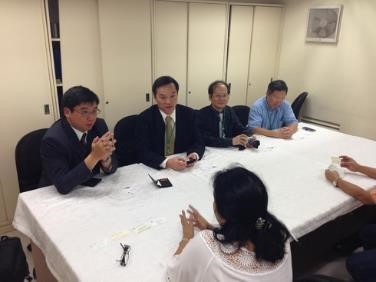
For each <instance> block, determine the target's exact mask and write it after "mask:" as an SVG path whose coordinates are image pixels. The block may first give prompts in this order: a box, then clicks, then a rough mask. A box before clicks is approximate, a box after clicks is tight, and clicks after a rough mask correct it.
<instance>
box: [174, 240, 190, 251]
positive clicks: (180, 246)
mask: <svg viewBox="0 0 376 282" xmlns="http://www.w3.org/2000/svg"><path fill="white" fill-rule="evenodd" d="M189 240H190V239H188V238H183V239H182V240H181V241H180V243H179V247H178V249H177V250H176V252H175V254H174V255H180V254H181V252H182V251H183V250H184V248H185V246H186V245H187V244H188V242H189Z"/></svg>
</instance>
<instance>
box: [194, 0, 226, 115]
mask: <svg viewBox="0 0 376 282" xmlns="http://www.w3.org/2000/svg"><path fill="white" fill-rule="evenodd" d="M226 19H227V6H226V4H217V3H213V4H206V3H189V16H188V21H189V23H188V96H187V104H188V106H190V107H192V108H195V109H200V108H202V107H204V106H207V105H208V104H209V99H208V86H209V84H210V83H211V82H213V81H214V80H217V79H224V78H225V77H224V73H225V64H224V62H225V60H226V46H227V35H226V34H227V30H226V29H227V20H226Z"/></svg>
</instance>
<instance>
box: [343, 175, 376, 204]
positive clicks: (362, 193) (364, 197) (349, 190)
mask: <svg viewBox="0 0 376 282" xmlns="http://www.w3.org/2000/svg"><path fill="white" fill-rule="evenodd" d="M337 187H338V188H339V189H341V190H342V191H343V192H345V193H346V194H348V195H350V196H352V197H354V198H355V199H357V200H359V201H361V202H362V203H363V204H365V205H369V204H373V203H374V202H373V200H372V198H371V195H370V194H369V192H368V191H366V190H364V189H362V188H361V187H359V186H357V185H355V184H353V183H351V182H348V181H346V180H343V179H342V178H338V180H337Z"/></svg>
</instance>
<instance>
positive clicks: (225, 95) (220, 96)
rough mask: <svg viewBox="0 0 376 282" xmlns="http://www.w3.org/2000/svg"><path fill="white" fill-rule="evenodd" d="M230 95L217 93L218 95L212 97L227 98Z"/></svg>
mask: <svg viewBox="0 0 376 282" xmlns="http://www.w3.org/2000/svg"><path fill="white" fill-rule="evenodd" d="M227 97H228V94H216V95H213V96H212V98H213V99H217V100H218V99H226V98H227Z"/></svg>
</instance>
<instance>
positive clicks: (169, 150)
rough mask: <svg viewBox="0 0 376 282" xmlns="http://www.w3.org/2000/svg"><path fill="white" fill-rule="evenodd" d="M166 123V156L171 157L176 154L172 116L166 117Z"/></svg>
mask: <svg viewBox="0 0 376 282" xmlns="http://www.w3.org/2000/svg"><path fill="white" fill-rule="evenodd" d="M165 121H166V126H165V155H166V156H169V155H173V154H174V143H175V137H174V121H173V119H172V117H170V116H166V119H165Z"/></svg>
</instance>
